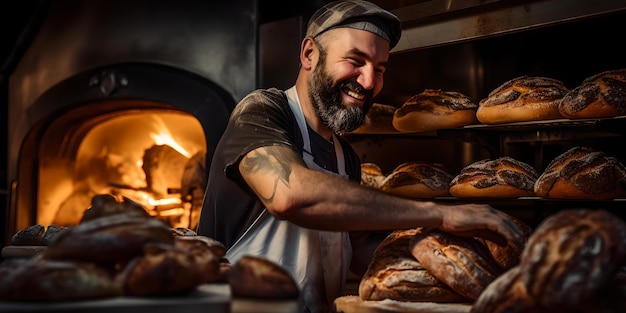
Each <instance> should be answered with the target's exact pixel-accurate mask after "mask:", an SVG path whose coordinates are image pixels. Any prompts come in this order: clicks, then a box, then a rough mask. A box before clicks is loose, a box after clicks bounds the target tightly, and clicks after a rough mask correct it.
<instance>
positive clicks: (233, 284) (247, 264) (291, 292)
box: [228, 255, 300, 299]
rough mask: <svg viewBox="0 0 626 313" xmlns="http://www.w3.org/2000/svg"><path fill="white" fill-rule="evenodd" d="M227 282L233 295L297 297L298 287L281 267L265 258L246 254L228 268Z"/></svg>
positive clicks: (265, 297)
mask: <svg viewBox="0 0 626 313" xmlns="http://www.w3.org/2000/svg"><path fill="white" fill-rule="evenodd" d="M228 283H229V285H230V291H231V294H232V296H233V297H237V298H253V299H254V298H256V299H297V298H298V297H299V296H300V289H299V288H298V285H297V284H296V282H295V280H294V279H293V277H292V276H291V274H289V272H287V271H286V270H285V269H284V268H283V267H281V266H280V265H278V264H277V263H274V262H272V261H270V260H268V259H266V258H263V257H258V256H252V255H246V256H243V257H241V258H240V259H239V260H237V261H236V262H235V264H233V265H232V267H231V268H230V271H229V273H228Z"/></svg>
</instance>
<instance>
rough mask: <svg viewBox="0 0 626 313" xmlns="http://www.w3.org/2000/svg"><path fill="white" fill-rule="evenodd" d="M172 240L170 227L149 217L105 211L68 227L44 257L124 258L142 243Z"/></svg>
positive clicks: (119, 259) (50, 245) (126, 259)
mask: <svg viewBox="0 0 626 313" xmlns="http://www.w3.org/2000/svg"><path fill="white" fill-rule="evenodd" d="M149 242H161V243H165V244H170V245H173V244H174V236H173V235H172V233H171V227H170V226H169V225H168V224H166V223H165V222H163V221H161V220H158V219H156V218H152V217H140V216H133V215H126V214H114V215H107V216H103V217H100V218H96V219H92V220H88V221H85V222H83V223H81V224H79V225H77V226H74V227H70V228H68V229H67V230H66V231H64V232H62V233H61V234H59V235H58V236H56V239H55V240H54V241H53V242H51V243H50V244H49V245H48V247H47V248H46V250H45V251H44V252H43V256H44V257H45V258H47V259H66V260H83V261H95V262H101V261H102V262H106V261H119V262H126V261H128V260H130V259H131V258H133V257H135V256H137V255H138V254H141V250H142V247H143V245H144V244H146V243H149Z"/></svg>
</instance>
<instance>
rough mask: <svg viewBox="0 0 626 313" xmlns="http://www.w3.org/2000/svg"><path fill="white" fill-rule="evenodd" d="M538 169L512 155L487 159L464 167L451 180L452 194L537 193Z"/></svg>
mask: <svg viewBox="0 0 626 313" xmlns="http://www.w3.org/2000/svg"><path fill="white" fill-rule="evenodd" d="M538 177H539V173H538V172H537V170H536V169H535V168H533V167H532V166H530V165H528V164H526V163H524V162H521V161H519V160H516V159H513V158H511V157H507V156H504V157H499V158H497V159H484V160H481V161H477V162H474V163H472V164H470V165H468V166H466V167H464V168H463V169H461V172H460V173H459V174H458V175H457V176H455V177H454V178H453V179H452V181H451V182H450V194H451V195H453V196H455V197H458V198H518V197H524V196H534V195H535V191H534V186H535V181H536V180H537V178H538Z"/></svg>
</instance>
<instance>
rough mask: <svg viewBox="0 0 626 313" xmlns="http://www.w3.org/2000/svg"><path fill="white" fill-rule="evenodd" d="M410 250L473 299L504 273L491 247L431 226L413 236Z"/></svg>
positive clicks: (436, 273) (422, 262)
mask: <svg viewBox="0 0 626 313" xmlns="http://www.w3.org/2000/svg"><path fill="white" fill-rule="evenodd" d="M409 251H410V252H411V254H412V255H413V256H414V257H415V258H416V259H417V261H418V262H419V263H420V264H422V266H424V268H426V270H428V272H430V273H431V274H432V275H433V276H435V277H436V278H437V279H438V280H440V281H442V282H443V283H445V284H446V285H448V286H449V287H450V288H452V289H453V290H454V291H456V292H457V293H459V294H460V295H462V296H464V297H466V298H468V299H471V300H476V299H478V296H480V294H481V292H482V291H483V290H485V288H487V286H488V285H489V284H490V283H491V282H492V281H493V280H494V279H496V277H498V276H499V275H500V274H502V269H500V267H499V266H498V264H497V263H496V261H495V260H494V259H493V257H492V256H491V254H490V252H489V250H488V249H487V247H486V246H485V245H484V244H483V243H481V242H480V241H478V240H477V239H475V238H471V237H460V236H456V235H453V234H451V233H447V232H444V231H440V230H438V229H429V230H428V231H423V232H420V233H417V234H416V235H415V236H414V237H413V239H411V242H410V244H409Z"/></svg>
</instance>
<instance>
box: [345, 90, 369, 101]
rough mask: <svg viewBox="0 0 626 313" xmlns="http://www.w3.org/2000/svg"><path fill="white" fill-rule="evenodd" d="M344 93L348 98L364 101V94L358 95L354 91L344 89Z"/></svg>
mask: <svg viewBox="0 0 626 313" xmlns="http://www.w3.org/2000/svg"><path fill="white" fill-rule="evenodd" d="M344 91H345V93H347V94H348V96H350V97H352V98H354V99H357V100H363V99H365V95H364V94H361V93H358V92H356V91H352V90H349V89H347V88H344Z"/></svg>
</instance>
